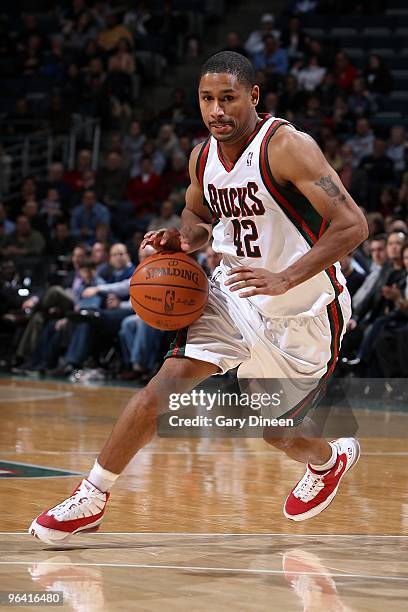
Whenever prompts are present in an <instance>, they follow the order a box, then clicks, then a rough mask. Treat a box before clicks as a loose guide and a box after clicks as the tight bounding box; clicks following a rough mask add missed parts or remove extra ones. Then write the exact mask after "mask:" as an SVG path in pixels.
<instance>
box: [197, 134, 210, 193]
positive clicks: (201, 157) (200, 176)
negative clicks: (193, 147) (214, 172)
mask: <svg viewBox="0 0 408 612" xmlns="http://www.w3.org/2000/svg"><path fill="white" fill-rule="evenodd" d="M210 143H211V136H209V137H208V138H207V139H206V140H205V141H204V142H203V146H202V147H201V149H200V152H199V154H198V157H197V162H196V176H197V180H198V182H199V184H200V187H201V189H203V187H204V171H205V166H206V163H207V159H208V152H209V150H210Z"/></svg>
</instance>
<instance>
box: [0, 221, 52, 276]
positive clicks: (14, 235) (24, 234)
mask: <svg viewBox="0 0 408 612" xmlns="http://www.w3.org/2000/svg"><path fill="white" fill-rule="evenodd" d="M44 248H45V240H44V237H43V236H42V235H41V234H40V232H37V231H36V230H34V229H33V228H32V227H31V225H30V221H29V219H28V218H27V217H26V216H25V215H19V216H18V217H17V219H16V229H15V230H14V232H11V233H10V234H8V236H7V237H6V241H5V246H4V248H3V249H2V251H1V254H2V256H3V257H11V258H12V259H13V260H14V261H15V262H16V263H17V265H19V264H21V265H24V264H25V263H27V264H28V263H29V260H30V259H31V258H38V257H40V255H41V253H42V252H43V251H44Z"/></svg>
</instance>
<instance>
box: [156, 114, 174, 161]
mask: <svg viewBox="0 0 408 612" xmlns="http://www.w3.org/2000/svg"><path fill="white" fill-rule="evenodd" d="M156 147H157V150H158V151H159V152H160V153H161V154H162V155H163V156H164V157H165V159H166V160H167V161H169V160H170V159H171V158H172V156H173V154H174V153H175V152H176V151H177V150H178V138H177V136H176V134H175V133H174V128H173V126H172V125H170V124H169V123H166V124H164V125H162V126H161V128H160V130H159V134H158V136H157V140H156Z"/></svg>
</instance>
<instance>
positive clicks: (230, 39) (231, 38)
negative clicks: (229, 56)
mask: <svg viewBox="0 0 408 612" xmlns="http://www.w3.org/2000/svg"><path fill="white" fill-rule="evenodd" d="M223 51H234V53H240V54H241V55H244V56H245V57H247V55H248V53H247V52H246V50H245V47H244V46H243V45H242V43H241V39H240V36H239V34H238V32H234V31H231V32H228V34H227V39H226V45H225V48H224V49H223Z"/></svg>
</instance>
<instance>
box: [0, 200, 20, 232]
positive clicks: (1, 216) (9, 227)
mask: <svg viewBox="0 0 408 612" xmlns="http://www.w3.org/2000/svg"><path fill="white" fill-rule="evenodd" d="M0 223H1V224H2V227H3V230H4V235H5V236H7V235H8V234H11V233H12V232H14V230H15V229H16V224H15V223H13V222H12V221H10V219H9V218H8V217H7V210H6V207H5V206H4V204H3V203H2V202H0Z"/></svg>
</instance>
